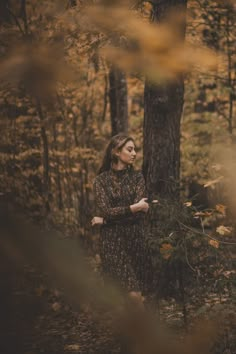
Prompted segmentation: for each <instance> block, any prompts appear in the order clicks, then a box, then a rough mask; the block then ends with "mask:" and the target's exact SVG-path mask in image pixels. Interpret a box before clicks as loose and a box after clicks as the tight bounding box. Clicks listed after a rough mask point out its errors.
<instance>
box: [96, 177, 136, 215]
mask: <svg viewBox="0 0 236 354" xmlns="http://www.w3.org/2000/svg"><path fill="white" fill-rule="evenodd" d="M93 187H94V195H95V199H96V203H97V206H98V208H99V210H100V212H101V216H102V217H104V218H105V219H110V220H116V219H120V218H121V217H122V216H131V215H132V214H133V213H132V211H131V209H130V206H129V205H127V206H122V207H111V205H110V202H109V198H108V197H107V194H106V191H105V190H104V187H103V186H102V184H101V182H100V181H98V180H97V179H95V181H94V185H93Z"/></svg>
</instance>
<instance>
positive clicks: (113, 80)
mask: <svg viewBox="0 0 236 354" xmlns="http://www.w3.org/2000/svg"><path fill="white" fill-rule="evenodd" d="M109 84H110V86H109V101H110V112H111V128H112V136H113V135H115V134H118V133H124V132H127V130H128V100H127V82H126V75H125V73H124V72H123V71H121V70H120V69H118V68H117V67H115V66H111V68H110V72H109Z"/></svg>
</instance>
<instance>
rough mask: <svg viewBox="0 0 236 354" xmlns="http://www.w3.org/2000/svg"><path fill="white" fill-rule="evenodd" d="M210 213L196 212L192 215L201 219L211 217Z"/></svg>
mask: <svg viewBox="0 0 236 354" xmlns="http://www.w3.org/2000/svg"><path fill="white" fill-rule="evenodd" d="M211 215H212V211H197V212H196V213H194V217H201V216H211Z"/></svg>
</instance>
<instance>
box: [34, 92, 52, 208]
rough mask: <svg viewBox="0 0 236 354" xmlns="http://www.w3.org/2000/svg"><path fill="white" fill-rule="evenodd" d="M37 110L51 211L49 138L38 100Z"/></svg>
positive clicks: (44, 174)
mask: <svg viewBox="0 0 236 354" xmlns="http://www.w3.org/2000/svg"><path fill="white" fill-rule="evenodd" d="M36 108H37V111H38V115H39V118H40V125H41V138H42V142H43V190H44V192H43V193H44V200H45V208H46V211H47V212H48V211H50V206H49V185H50V176H49V148H48V138H47V134H46V129H45V119H44V114H43V110H42V105H41V102H40V101H39V100H38V99H37V100H36Z"/></svg>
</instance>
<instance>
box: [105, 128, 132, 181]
mask: <svg viewBox="0 0 236 354" xmlns="http://www.w3.org/2000/svg"><path fill="white" fill-rule="evenodd" d="M128 141H133V142H134V139H133V138H131V137H130V136H128V135H126V134H117V135H114V136H113V137H112V138H111V140H110V142H109V144H108V145H107V147H106V150H105V154H104V157H103V161H102V165H101V167H100V168H99V170H98V175H100V173H102V172H105V171H109V170H110V168H111V165H112V164H113V163H114V164H116V163H117V162H118V158H117V156H116V155H115V152H117V151H120V150H121V149H122V148H123V146H124V145H125V144H126V143H127V142H128Z"/></svg>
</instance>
